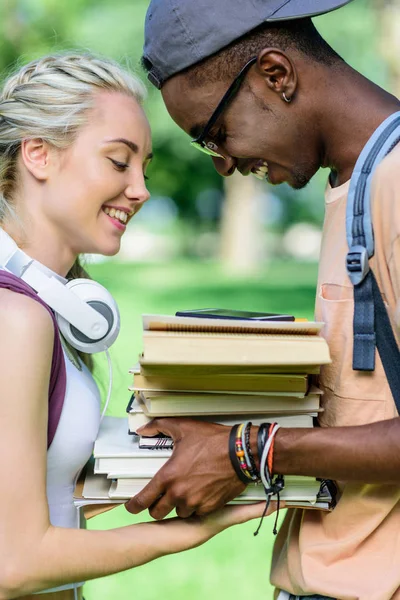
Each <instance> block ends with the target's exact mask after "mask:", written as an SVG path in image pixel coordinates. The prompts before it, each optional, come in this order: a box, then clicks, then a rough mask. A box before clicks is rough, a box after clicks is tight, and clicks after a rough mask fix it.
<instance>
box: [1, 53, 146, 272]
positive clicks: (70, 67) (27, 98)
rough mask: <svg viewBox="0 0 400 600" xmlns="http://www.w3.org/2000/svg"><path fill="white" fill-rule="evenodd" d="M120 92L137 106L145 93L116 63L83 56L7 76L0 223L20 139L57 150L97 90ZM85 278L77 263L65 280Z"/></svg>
mask: <svg viewBox="0 0 400 600" xmlns="http://www.w3.org/2000/svg"><path fill="white" fill-rule="evenodd" d="M104 90H106V91H110V92H120V93H124V94H127V95H128V96H131V97H133V98H134V99H135V100H136V101H137V102H138V103H139V104H142V102H143V100H144V98H145V95H146V90H145V87H144V85H143V83H142V82H141V81H140V80H139V79H138V78H137V77H135V75H133V74H131V73H129V72H128V71H126V70H124V69H123V68H122V67H121V66H120V65H118V64H117V63H116V62H114V61H112V60H109V59H104V58H100V57H96V56H94V55H91V54H89V53H82V54H75V53H68V54H55V55H50V56H45V57H43V58H40V59H37V60H34V61H32V62H30V63H28V64H27V65H25V66H23V67H22V68H20V69H18V70H17V71H16V72H15V73H14V74H12V75H11V76H10V77H8V78H7V80H6V81H5V83H4V85H3V88H2V90H1V92H0V224H2V223H3V222H4V221H5V220H6V219H10V218H11V219H16V218H17V216H16V212H15V210H14V207H13V194H14V192H15V189H16V186H17V174H18V173H17V161H18V156H19V153H20V149H21V143H22V141H23V140H25V139H33V138H41V139H43V140H45V141H47V142H48V143H49V144H51V145H52V146H54V147H56V148H59V149H63V148H66V147H68V146H69V145H70V144H71V143H72V142H73V141H74V138H75V136H76V134H77V132H78V130H79V128H80V127H81V126H82V125H84V124H85V122H86V119H87V113H88V112H89V110H90V109H91V108H92V107H93V104H94V98H95V94H96V92H98V91H104ZM76 277H87V273H86V272H85V271H84V270H83V268H82V267H81V265H80V263H79V259H78V260H77V261H76V263H75V264H74V265H73V267H72V269H71V270H70V272H69V273H68V278H71V279H72V278H76Z"/></svg>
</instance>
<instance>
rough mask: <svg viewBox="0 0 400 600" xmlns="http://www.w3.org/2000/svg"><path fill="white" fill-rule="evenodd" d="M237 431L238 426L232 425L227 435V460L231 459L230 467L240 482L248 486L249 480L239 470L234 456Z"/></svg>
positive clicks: (236, 458)
mask: <svg viewBox="0 0 400 600" xmlns="http://www.w3.org/2000/svg"><path fill="white" fill-rule="evenodd" d="M238 429H239V425H234V426H233V427H232V429H231V431H230V434H229V458H230V459H231V463H232V466H233V468H234V470H235V473H236V475H237V476H238V477H239V479H240V481H241V482H242V483H245V484H246V485H248V483H249V482H250V480H249V479H248V478H247V477H246V476H245V474H244V473H243V471H242V469H241V468H240V464H239V461H238V457H237V456H236V436H237V431H238Z"/></svg>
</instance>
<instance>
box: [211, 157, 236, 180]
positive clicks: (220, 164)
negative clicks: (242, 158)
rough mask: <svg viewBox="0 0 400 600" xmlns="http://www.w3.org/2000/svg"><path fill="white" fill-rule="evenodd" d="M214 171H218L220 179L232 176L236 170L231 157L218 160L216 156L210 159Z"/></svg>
mask: <svg viewBox="0 0 400 600" xmlns="http://www.w3.org/2000/svg"><path fill="white" fill-rule="evenodd" d="M212 161H213V163H214V167H215V170H216V171H218V173H219V174H220V175H222V177H229V176H230V175H233V173H234V172H235V169H236V160H235V159H234V158H232V157H231V156H227V157H226V158H218V157H217V156H213V157H212Z"/></svg>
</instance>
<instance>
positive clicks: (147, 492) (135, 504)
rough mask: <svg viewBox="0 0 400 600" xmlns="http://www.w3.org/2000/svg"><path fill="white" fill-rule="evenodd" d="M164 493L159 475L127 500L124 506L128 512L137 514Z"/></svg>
mask: <svg viewBox="0 0 400 600" xmlns="http://www.w3.org/2000/svg"><path fill="white" fill-rule="evenodd" d="M163 493H164V484H163V483H162V482H161V479H160V478H159V477H157V476H156V477H154V478H153V479H152V480H151V481H150V482H149V483H148V484H147V485H146V487H145V488H143V489H142V491H141V492H139V493H138V494H136V496H134V497H133V498H131V499H130V500H128V502H127V503H126V504H125V508H126V510H127V511H128V512H130V513H132V514H134V515H137V514H138V513H140V512H142V510H145V509H146V508H150V506H151V505H152V504H155V503H156V502H157V500H158V499H159V498H160V496H162V494H163Z"/></svg>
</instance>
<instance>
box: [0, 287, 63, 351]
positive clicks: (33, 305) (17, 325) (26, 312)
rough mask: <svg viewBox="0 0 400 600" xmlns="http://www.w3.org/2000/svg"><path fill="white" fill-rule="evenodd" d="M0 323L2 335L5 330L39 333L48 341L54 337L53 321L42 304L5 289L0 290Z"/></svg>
mask: <svg viewBox="0 0 400 600" xmlns="http://www.w3.org/2000/svg"><path fill="white" fill-rule="evenodd" d="M0 323H1V331H2V335H4V333H5V332H6V331H7V330H13V331H14V332H15V333H16V334H18V332H21V333H23V332H25V333H27V332H30V333H32V334H38V333H41V335H44V336H47V337H49V339H50V338H52V337H53V335H54V324H53V320H52V318H51V315H50V313H49V311H48V310H47V309H46V308H45V307H44V306H43V305H42V304H40V303H39V302H37V301H36V300H34V299H33V298H30V297H29V296H25V295H24V294H20V293H18V292H14V291H12V290H9V289H6V288H0Z"/></svg>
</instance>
